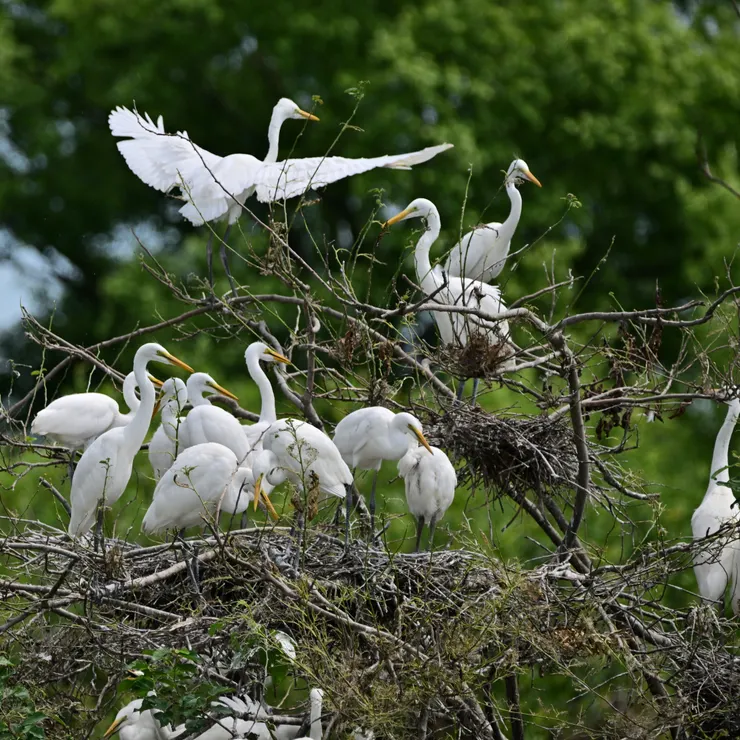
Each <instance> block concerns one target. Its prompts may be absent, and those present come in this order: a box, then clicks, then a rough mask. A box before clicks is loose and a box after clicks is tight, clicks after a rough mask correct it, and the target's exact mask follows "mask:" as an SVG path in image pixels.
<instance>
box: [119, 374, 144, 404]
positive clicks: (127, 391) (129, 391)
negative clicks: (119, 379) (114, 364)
mask: <svg viewBox="0 0 740 740" xmlns="http://www.w3.org/2000/svg"><path fill="white" fill-rule="evenodd" d="M123 400H124V401H125V402H126V405H127V406H128V407H129V410H130V411H136V409H138V408H139V403H140V401H139V397H138V396H137V395H136V376H135V375H134V374H133V373H129V374H128V375H127V376H126V378H125V379H124V381H123Z"/></svg>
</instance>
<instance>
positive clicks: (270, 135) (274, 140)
mask: <svg viewBox="0 0 740 740" xmlns="http://www.w3.org/2000/svg"><path fill="white" fill-rule="evenodd" d="M284 122H285V115H284V114H283V113H282V112H281V111H280V109H279V107H278V106H275V107H274V108H273V109H272V116H271V118H270V126H269V128H268V129H267V143H268V144H269V145H270V147H269V149H268V150H267V156H266V157H265V160H264V161H265V162H277V158H278V146H279V145H280V129H281V128H282V125H283V123H284Z"/></svg>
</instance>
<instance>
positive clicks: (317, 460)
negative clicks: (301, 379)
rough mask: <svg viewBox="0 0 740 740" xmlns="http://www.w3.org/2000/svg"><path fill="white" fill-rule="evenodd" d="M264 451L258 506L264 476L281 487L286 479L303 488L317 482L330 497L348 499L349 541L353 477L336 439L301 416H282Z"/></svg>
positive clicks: (258, 469) (258, 466)
mask: <svg viewBox="0 0 740 740" xmlns="http://www.w3.org/2000/svg"><path fill="white" fill-rule="evenodd" d="M262 445H263V448H264V449H263V450H262V452H260V453H259V454H258V455H257V457H256V458H255V460H254V463H253V466H252V470H253V472H254V476H255V478H256V483H255V491H254V506H255V508H257V504H258V503H259V501H260V499H261V498H265V496H264V491H263V490H262V481H263V479H264V480H266V481H267V482H268V483H270V484H271V485H272V486H278V485H280V483H282V482H283V481H284V480H286V478H287V479H288V480H290V481H291V482H292V483H293V484H295V485H296V486H298V487H299V488H301V489H304V488H305V487H306V486H310V485H312V484H313V482H314V481H315V482H316V484H317V485H318V487H319V490H320V491H321V492H322V493H324V494H326V495H328V496H337V497H338V498H346V500H347V525H346V530H345V540H347V541H348V540H349V515H350V511H351V505H352V484H353V478H352V473H351V471H350V469H349V468H348V467H347V464H346V463H345V462H344V460H343V459H342V455H341V453H340V452H339V450H338V449H337V447H336V445H335V444H334V442H332V441H331V439H330V438H329V437H327V436H326V434H324V433H323V432H322V431H321V430H320V429H317V428H316V427H315V426H312V425H311V424H309V423H308V422H305V421H299V420H298V419H280V420H279V421H276V422H275V423H274V424H272V425H270V427H269V429H267V431H266V432H265V433H264V435H263V437H262Z"/></svg>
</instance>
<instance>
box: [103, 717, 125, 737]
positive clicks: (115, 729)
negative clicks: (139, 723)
mask: <svg viewBox="0 0 740 740" xmlns="http://www.w3.org/2000/svg"><path fill="white" fill-rule="evenodd" d="M125 721H126V718H125V717H119V718H118V719H116V720H114V721H113V724H112V725H111V726H110V727H109V728H108V729H107V730H106V731H105V735H103V738H107V737H110V736H111V735H115V734H116V732H118V728H119V727H120V726H121V725H122V724H123V723H124V722H125Z"/></svg>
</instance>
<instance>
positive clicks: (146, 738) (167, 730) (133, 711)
mask: <svg viewBox="0 0 740 740" xmlns="http://www.w3.org/2000/svg"><path fill="white" fill-rule="evenodd" d="M143 703H144V700H143V699H134V701H131V702H129V703H128V704H126V706H125V707H122V708H121V709H120V711H119V712H118V714H117V715H116V718H115V719H114V720H113V722H112V723H111V726H110V727H109V728H108V729H107V730H106V731H105V734H104V735H103V738H109V737H111V736H112V735H115V734H116V733H119V735H120V737H121V740H174V738H176V737H179V736H180V735H182V734H183V733H184V732H185V725H180V726H179V727H177V728H175V729H174V730H173V729H172V725H161V724H159V722H158V721H157V719H156V717H155V716H154V714H152V710H151V709H145V710H144V711H143V712H142V711H141V705H142V704H143ZM155 711H156V710H155Z"/></svg>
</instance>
